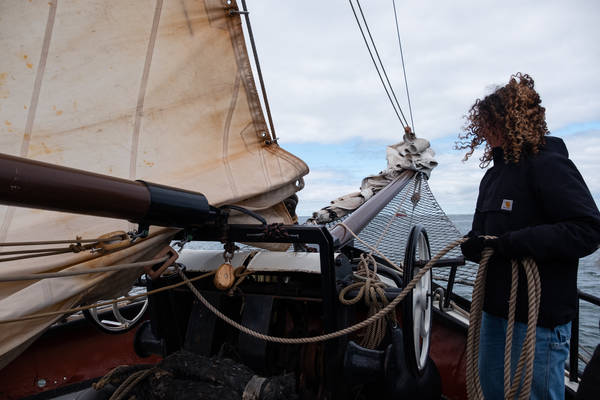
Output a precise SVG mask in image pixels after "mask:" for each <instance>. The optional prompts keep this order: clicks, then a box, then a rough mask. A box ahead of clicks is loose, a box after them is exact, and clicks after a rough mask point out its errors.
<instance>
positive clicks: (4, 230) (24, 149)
mask: <svg viewBox="0 0 600 400" xmlns="http://www.w3.org/2000/svg"><path fill="white" fill-rule="evenodd" d="M48 4H49V6H50V9H49V10H48V20H47V21H46V30H45V32H44V39H43V43H42V51H41V53H40V62H39V63H38V67H37V72H36V74H35V82H34V84H33V93H32V94H31V102H30V103H29V110H28V112H27V121H26V122H25V131H24V133H23V141H22V142H21V151H20V153H19V154H20V155H21V157H26V156H27V153H28V152H29V143H30V142H31V132H32V130H33V121H34V120H35V113H36V111H37V107H38V103H39V99H40V92H41V90H42V80H43V79H44V72H45V71H46V61H47V60H48V49H49V48H50V39H51V38H52V31H53V30H54V21H55V20H56V9H57V7H58V0H55V1H52V2H49V3H48ZM14 215H15V208H14V207H9V208H8V209H7V210H6V213H5V214H4V220H3V221H2V225H1V226H0V242H3V241H4V240H5V239H6V235H7V234H8V228H9V227H10V225H11V223H12V220H13V217H14Z"/></svg>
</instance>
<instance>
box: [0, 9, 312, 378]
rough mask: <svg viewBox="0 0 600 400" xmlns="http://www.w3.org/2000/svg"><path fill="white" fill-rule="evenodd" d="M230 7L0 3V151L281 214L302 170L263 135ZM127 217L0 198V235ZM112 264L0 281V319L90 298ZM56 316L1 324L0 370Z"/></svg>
mask: <svg viewBox="0 0 600 400" xmlns="http://www.w3.org/2000/svg"><path fill="white" fill-rule="evenodd" d="M232 9H237V6H236V4H235V2H234V1H227V0H204V1H192V0H181V1H169V0H135V1H134V0H131V1H118V0H96V1H92V0H86V1H83V2H81V1H75V0H52V1H47V0H44V1H39V0H33V1H22V0H5V1H2V2H0V49H1V50H2V57H0V152H1V153H5V154H10V155H15V156H20V157H27V158H31V159H35V160H39V161H43V162H49V163H54V164H59V165H63V166H67V167H71V168H78V169H84V170H88V171H92V172H96V173H101V174H106V175H112V176H115V177H120V178H126V179H142V180H146V181H149V182H154V183H159V184H164V185H168V186H174V187H180V188H184V189H187V190H192V191H197V192H201V193H203V194H205V195H206V197H207V198H208V200H209V202H210V203H211V204H212V205H217V206H218V205H222V204H226V203H228V204H241V205H244V206H246V207H248V208H251V209H253V210H258V211H259V212H260V213H262V214H263V215H266V216H267V217H268V219H269V220H271V221H280V222H287V223H290V222H291V218H290V216H289V214H288V213H287V211H286V209H285V207H284V206H283V205H282V200H284V199H285V198H287V197H288V196H290V195H292V194H293V193H295V192H296V191H297V190H299V188H300V186H301V185H300V182H301V179H302V176H303V175H305V174H306V173H307V172H308V168H307V166H306V164H305V163H304V162H302V161H301V160H300V159H298V158H297V157H295V156H293V155H292V154H290V153H288V152H286V151H284V150H283V149H281V148H280V147H279V146H278V145H277V144H276V143H271V144H267V143H266V141H265V138H268V137H269V133H268V129H267V125H266V123H265V120H264V116H263V113H262V110H261V106H260V100H259V97H258V95H257V91H256V87H255V83H254V79H253V76H252V71H251V66H250V63H249V60H248V54H247V51H246V45H245V41H244V37H243V33H242V26H241V20H240V17H239V15H238V14H235V13H230V12H229V11H230V10H232ZM130 228H131V227H130V226H129V224H128V223H127V222H125V221H119V220H112V219H107V218H97V217H90V216H81V215H74V214H66V213H58V212H50V211H41V210H32V209H25V208H19V207H5V206H0V243H2V242H19V241H38V240H48V239H73V238H75V237H76V236H81V237H84V238H95V237H98V236H99V235H102V234H106V233H108V232H113V231H119V230H124V231H125V230H128V229H130ZM173 234H174V231H173V230H168V229H165V228H163V229H158V230H154V233H153V235H152V237H150V238H148V239H147V240H145V241H141V242H140V243H139V244H135V245H133V246H131V247H128V248H126V249H123V250H119V251H117V252H113V253H107V254H105V253H94V254H91V253H89V252H85V253H78V254H68V255H54V256H50V257H39V258H31V259H25V260H16V261H9V262H2V263H0V277H1V276H2V275H7V274H8V275H9V274H14V273H15V272H21V273H22V272H27V273H37V272H46V271H58V270H62V269H64V268H82V267H85V268H94V267H96V266H104V265H111V264H115V263H119V262H124V261H127V262H129V261H135V260H139V259H147V258H148V257H151V256H152V255H153V254H155V253H156V252H158V251H159V250H161V248H162V247H163V245H164V244H166V243H168V242H169V240H170V238H171V237H172V235H173ZM117 275H118V274H115V273H105V274H102V275H91V276H80V277H73V278H65V280H60V279H49V280H44V281H27V282H19V283H0V320H4V319H8V318H14V317H17V316H26V315H29V314H32V313H37V312H45V311H52V310H56V309H62V308H65V307H70V306H72V305H75V304H77V303H78V302H80V301H82V300H83V299H85V300H90V299H91V298H92V297H94V296H92V295H91V294H94V290H93V288H95V287H97V285H98V283H99V282H101V281H102V279H106V278H108V277H111V282H113V281H115V279H116V276H117ZM124 278H127V279H124V282H125V283H126V282H130V280H131V278H132V277H131V274H125V276H124ZM117 281H118V280H117ZM125 283H123V285H116V286H115V289H116V290H115V291H118V290H122V288H121V287H119V286H126V285H125ZM65 288H69V289H68V290H66V289H65ZM117 289H118V290H117ZM90 291H91V292H92V293H91V294H90ZM103 294H106V293H103ZM96 297H97V296H96ZM24 299H29V300H30V304H27V305H26V306H25V305H23V301H24ZM32 304H35V306H32ZM58 318H59V317H48V318H42V319H35V320H31V321H27V322H19V323H11V324H5V325H3V326H2V328H1V329H0V368H1V367H2V366H4V365H5V364H6V362H8V361H9V360H10V358H12V357H14V356H15V355H16V351H15V348H18V347H19V346H21V347H22V346H23V345H25V344H27V343H28V341H30V340H32V338H34V337H35V336H37V335H39V334H40V332H42V331H43V330H44V329H45V328H46V327H47V326H48V325H49V324H51V323H52V322H54V321H55V320H57V319H58ZM8 338H11V339H10V340H8ZM9 355H10V357H9Z"/></svg>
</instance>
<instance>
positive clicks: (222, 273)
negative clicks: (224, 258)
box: [213, 263, 235, 290]
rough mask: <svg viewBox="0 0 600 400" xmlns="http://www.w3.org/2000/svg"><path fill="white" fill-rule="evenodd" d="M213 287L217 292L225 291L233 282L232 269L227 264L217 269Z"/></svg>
mask: <svg viewBox="0 0 600 400" xmlns="http://www.w3.org/2000/svg"><path fill="white" fill-rule="evenodd" d="M213 282H214V284H215V287H216V288H217V289H219V290H227V289H229V288H230V287H231V286H233V283H234V282H235V274H234V273H233V267H232V266H231V264H229V263H223V264H221V265H220V266H219V268H217V271H216V272H215V277H214V279H213Z"/></svg>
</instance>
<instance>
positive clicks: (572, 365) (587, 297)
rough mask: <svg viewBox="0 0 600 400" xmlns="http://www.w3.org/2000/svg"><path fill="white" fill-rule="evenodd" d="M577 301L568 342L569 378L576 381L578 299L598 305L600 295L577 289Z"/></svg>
mask: <svg viewBox="0 0 600 400" xmlns="http://www.w3.org/2000/svg"><path fill="white" fill-rule="evenodd" d="M577 295H578V301H577V311H576V313H575V319H574V320H573V322H572V323H571V341H570V343H569V346H570V353H569V380H570V381H571V382H577V381H578V380H579V300H583V301H587V302H588V303H592V304H594V305H596V306H598V307H600V297H597V296H594V295H591V294H589V293H585V292H582V291H581V290H577Z"/></svg>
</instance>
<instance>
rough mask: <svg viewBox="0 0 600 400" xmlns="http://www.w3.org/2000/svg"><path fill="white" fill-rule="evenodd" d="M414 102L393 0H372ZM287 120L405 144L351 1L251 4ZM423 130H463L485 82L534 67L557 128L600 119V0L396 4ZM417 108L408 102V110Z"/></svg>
mask: <svg viewBox="0 0 600 400" xmlns="http://www.w3.org/2000/svg"><path fill="white" fill-rule="evenodd" d="M362 6H363V9H364V11H365V13H366V15H367V18H368V21H369V24H370V28H371V31H372V33H373V35H374V37H375V40H376V43H377V45H378V49H379V51H380V54H381V55H382V58H383V59H384V62H385V64H386V67H387V71H388V74H389V76H390V79H391V80H392V82H393V83H394V85H395V89H396V94H397V96H398V98H399V99H400V101H401V103H403V104H406V101H405V95H404V87H403V85H402V83H403V80H402V69H401V64H400V57H399V51H398V45H397V39H396V31H395V25H394V21H393V12H392V8H391V2H390V1H371V2H366V1H363V2H362ZM250 7H251V9H250V11H251V18H252V22H253V28H254V31H255V36H256V40H257V43H258V48H259V55H260V56H261V63H262V67H263V71H264V75H265V79H266V82H267V89H268V92H269V97H270V103H271V107H272V110H273V117H274V119H275V122H276V125H277V129H278V132H279V134H280V135H281V136H282V137H285V138H286V140H288V141H295V142H306V141H319V142H329V143H331V142H341V141H344V140H347V139H349V138H352V137H363V138H371V139H382V140H387V141H390V142H392V141H397V140H398V139H399V137H401V128H400V126H399V124H398V122H397V120H396V117H395V115H394V114H393V111H392V109H391V106H390V104H389V102H388V100H387V98H386V96H385V93H384V92H383V89H382V87H381V84H380V83H379V80H378V77H377V75H376V73H375V71H374V68H373V65H372V64H371V60H370V58H369V56H368V53H367V51H366V49H365V46H364V43H363V39H362V37H361V36H360V33H359V31H358V28H357V26H356V22H355V20H354V16H353V15H352V12H351V10H350V7H349V5H348V2H346V1H327V2H323V1H317V0H313V1H304V2H281V1H261V2H256V3H252V4H250ZM397 7H398V13H399V21H400V29H401V35H402V39H403V46H404V54H405V59H406V63H407V65H406V68H407V74H408V79H409V84H410V90H411V94H412V102H413V111H414V115H415V125H416V128H417V132H418V133H420V134H421V135H422V136H425V137H427V138H429V139H434V138H439V137H443V136H446V135H448V134H450V133H455V132H457V131H458V130H459V128H460V127H461V125H462V119H461V116H462V115H463V114H465V112H466V111H467V109H468V107H469V106H470V105H471V104H472V103H473V101H474V100H475V98H477V97H480V96H483V95H485V94H486V87H489V86H490V85H493V84H502V83H505V82H506V81H507V80H508V77H509V76H510V74H512V73H514V72H517V71H523V72H528V73H530V74H531V75H532V76H533V77H534V79H535V80H536V85H537V88H538V90H539V91H540V93H541V95H542V99H543V103H544V105H545V107H546V108H547V110H548V122H549V126H550V129H551V130H556V129H559V128H561V127H563V126H565V125H568V124H571V123H574V122H578V121H579V122H581V121H590V120H600V77H599V76H598V74H597V69H598V65H599V64H600V51H599V50H600V45H599V43H598V40H597V38H598V37H600V24H598V23H597V16H598V15H600V3H598V2H597V1H591V0H589V1H578V2H564V1H529V2H522V1H517V0H512V1H509V0H507V1H503V2H485V1H483V2H482V1H479V2H475V1H453V2H440V1H416V0H415V1H402V2H397ZM403 108H404V110H405V113H406V114H407V117H408V108H407V107H406V106H404V107H403Z"/></svg>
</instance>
